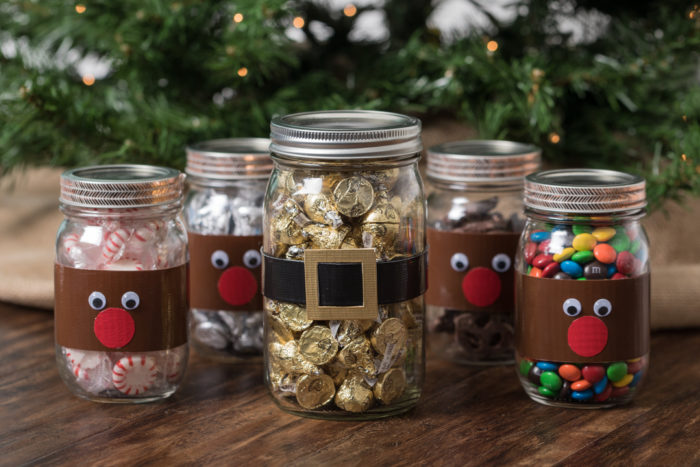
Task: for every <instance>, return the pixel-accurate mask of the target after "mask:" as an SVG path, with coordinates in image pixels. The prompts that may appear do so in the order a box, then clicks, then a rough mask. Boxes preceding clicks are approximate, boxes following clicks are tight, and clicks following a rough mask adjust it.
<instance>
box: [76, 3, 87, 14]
mask: <svg viewBox="0 0 700 467" xmlns="http://www.w3.org/2000/svg"><path fill="white" fill-rule="evenodd" d="M85 10H86V8H85V5H83V4H82V3H78V4H77V5H75V12H76V13H78V14H79V15H82V14H83V13H85Z"/></svg>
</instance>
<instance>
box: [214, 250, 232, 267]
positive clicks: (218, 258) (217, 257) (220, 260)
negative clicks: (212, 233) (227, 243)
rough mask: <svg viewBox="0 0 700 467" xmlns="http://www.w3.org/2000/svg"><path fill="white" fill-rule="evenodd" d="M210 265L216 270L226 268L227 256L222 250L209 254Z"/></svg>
mask: <svg viewBox="0 0 700 467" xmlns="http://www.w3.org/2000/svg"><path fill="white" fill-rule="evenodd" d="M211 265H212V266H214V267H215V268H216V269H224V268H225V267H226V266H228V255H227V254H226V252H225V251H224V250H216V251H215V252H214V253H212V254H211Z"/></svg>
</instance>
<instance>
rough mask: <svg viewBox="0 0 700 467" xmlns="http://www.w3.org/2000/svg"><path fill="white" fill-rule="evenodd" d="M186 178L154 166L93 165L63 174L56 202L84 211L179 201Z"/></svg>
mask: <svg viewBox="0 0 700 467" xmlns="http://www.w3.org/2000/svg"><path fill="white" fill-rule="evenodd" d="M184 180H185V175H184V174H183V173H181V172H180V171H179V170H176V169H171V168H168V167H157V166H153V165H132V164H123V165H96V166H91V167H80V168H77V169H71V170H67V171H65V172H63V174H62V175H61V195H60V197H59V201H60V202H61V203H62V204H64V205H68V206H77V207H84V208H113V209H119V208H134V207H146V206H158V205H164V204H171V203H174V202H179V201H180V200H181V199H182V189H183V186H184Z"/></svg>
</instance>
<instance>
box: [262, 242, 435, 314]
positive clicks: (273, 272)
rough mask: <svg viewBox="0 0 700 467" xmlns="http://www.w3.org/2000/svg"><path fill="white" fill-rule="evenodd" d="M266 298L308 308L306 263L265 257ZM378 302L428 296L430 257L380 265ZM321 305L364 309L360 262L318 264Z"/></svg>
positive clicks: (418, 257) (403, 259)
mask: <svg viewBox="0 0 700 467" xmlns="http://www.w3.org/2000/svg"><path fill="white" fill-rule="evenodd" d="M263 262H264V271H263V296H265V297H267V298H269V299H272V300H279V301H281V302H289V303H296V304H300V305H303V304H306V284H305V274H304V265H305V263H304V262H303V261H295V260H289V259H283V258H275V257H274V256H268V255H267V254H264V253H263ZM376 264H377V302H378V303H379V304H380V305H386V304H389V303H397V302H403V301H405V300H410V299H412V298H415V297H418V296H420V295H423V294H424V293H425V289H426V271H427V254H426V252H423V253H420V254H418V255H414V256H410V257H408V258H402V259H398V260H394V261H380V262H377V263H376ZM318 290H319V305H322V306H358V305H362V301H363V296H362V265H361V264H360V263H359V262H357V263H355V262H342V263H335V262H334V263H323V262H322V263H319V264H318Z"/></svg>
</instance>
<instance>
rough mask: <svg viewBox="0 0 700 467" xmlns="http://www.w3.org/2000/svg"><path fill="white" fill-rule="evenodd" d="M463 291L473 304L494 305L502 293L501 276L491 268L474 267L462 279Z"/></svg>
mask: <svg viewBox="0 0 700 467" xmlns="http://www.w3.org/2000/svg"><path fill="white" fill-rule="evenodd" d="M462 292H463V293H464V298H466V299H467V300H468V301H469V303H471V304H472V305H476V306H489V305H492V304H493V303H494V302H495V301H496V300H498V297H499V296H500V295H501V278H500V277H498V274H496V273H495V272H493V271H492V270H490V269H489V268H481V267H479V268H474V269H472V270H471V271H469V272H468V273H467V275H466V276H464V279H462Z"/></svg>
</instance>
